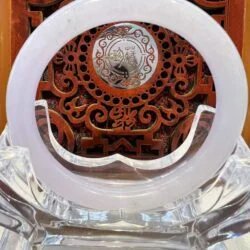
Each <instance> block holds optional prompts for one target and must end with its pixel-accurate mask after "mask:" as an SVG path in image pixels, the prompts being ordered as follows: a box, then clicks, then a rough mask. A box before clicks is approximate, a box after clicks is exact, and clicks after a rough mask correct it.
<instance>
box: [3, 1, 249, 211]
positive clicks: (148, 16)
mask: <svg viewBox="0 0 250 250" xmlns="http://www.w3.org/2000/svg"><path fill="white" fill-rule="evenodd" d="M133 21H140V22H147V23H153V24H156V25H159V26H162V27H164V28H167V29H170V30H172V31H174V32H175V33H177V34H179V35H181V36H182V37H184V38H185V39H186V40H187V41H189V42H190V43H191V44H192V45H193V46H194V47H195V48H196V49H197V50H198V51H199V52H200V53H201V55H202V56H203V58H204V59H205V61H206V63H207V64H208V66H209V68H210V71H211V73H212V75H213V79H214V81H215V87H216V95H217V101H216V102H217V107H216V115H215V119H214V122H213V126H212V128H211V130H210V133H209V135H208V137H207V139H206V141H205V142H204V144H203V145H202V146H201V148H200V149H199V150H198V152H197V153H196V154H195V155H194V156H193V157H191V158H190V159H188V160H186V161H184V162H183V163H182V164H180V165H179V166H178V167H176V168H174V170H173V171H170V173H168V174H167V175H165V176H160V177H157V178H153V179H151V180H150V181H148V182H143V181H142V182H140V181H138V182H135V183H134V184H133V185H129V186H128V185H127V186H123V185H108V184H107V183H98V182H97V181H93V180H91V178H87V177H82V176H79V175H77V174H74V173H73V172H70V171H69V170H67V169H66V168H65V167H63V166H62V165H61V164H60V163H59V162H58V161H57V160H56V159H55V158H54V157H53V156H52V155H51V154H50V152H49V151H48V149H47V147H46V146H45V144H44V142H43V140H42V139H41V137H40V134H39V131H38V127H37V123H36V119H35V108H34V103H35V96H36V91H37V87H38V84H39V81H40V78H41V75H42V73H43V71H44V69H45V68H46V66H47V64H48V63H49V61H50V60H51V58H52V57H53V56H54V55H55V54H56V52H57V51H58V50H59V49H60V48H61V47H62V46H64V45H65V44H66V43H67V42H68V41H70V40H71V39H73V38H74V37H76V36H77V35H79V34H81V33H83V32H85V31H87V30H89V29H91V28H93V27H97V26H100V25H103V24H107V23H115V22H133ZM246 110H247V82H246V76H245V71H244V67H243V64H242V61H241V58H240V56H239V54H238V52H237V50H236V48H235V46H234V44H233V43H232V41H231V40H230V38H229V37H228V35H227V34H226V33H225V31H224V30H223V29H222V28H221V27H220V26H219V25H218V24H217V23H216V22H215V21H214V20H213V19H212V18H211V17H209V16H208V15H207V14H206V13H205V12H203V11H202V10H201V9H199V8H198V7H196V6H194V5H193V4H191V3H189V2H188V1H186V0H157V1H152V0H79V1H75V2H73V3H72V4H69V5H67V6H66V7H64V8H62V9H61V10H59V11H57V12H56V13H55V14H54V15H52V16H51V17H49V18H48V19H47V20H46V21H45V22H43V23H42V24H41V25H40V26H39V27H38V28H37V29H36V30H35V31H34V32H33V33H32V35H31V36H30V37H29V39H28V40H27V42H26V43H25V45H24V46H23V48H22V49H21V51H20V53H19V55H18V57H17V59H16V62H15V64H14V66H13V69H12V73H11V77H10V80H9V84H8V93H7V116H8V126H9V131H10V135H11V139H12V143H13V144H14V145H17V146H22V147H27V148H28V149H29V150H30V154H31V159H32V164H33V166H34V171H35V174H36V176H37V178H38V179H39V180H40V181H41V182H42V183H44V184H45V185H46V186H47V187H49V188H50V189H51V190H52V191H54V192H55V193H57V194H58V195H61V196H63V197H64V198H65V199H68V200H70V201H72V202H75V203H77V204H79V205H82V206H84V207H87V208H93V209H98V210H104V209H111V210H114V209H126V211H129V212H130V211H139V210H146V209H152V208H155V207H160V206H164V205H166V204H167V203H169V202H173V201H175V200H176V199H179V198H181V197H183V196H185V195H188V194H189V193H190V192H192V191H194V190H195V189H197V188H198V187H199V186H200V185H202V184H203V183H204V182H206V181H207V180H208V179H209V178H210V177H211V176H212V175H213V174H215V173H216V171H217V170H218V169H219V168H220V167H221V166H222V164H223V163H224V162H225V161H226V159H227V157H229V155H230V153H231V152H232V150H233V148H234V147H235V145H236V142H237V139H238V138H239V136H240V134H241V131H242V127H243V124H244V120H245V115H246ZM158 164H164V159H163V158H161V159H159V160H158Z"/></svg>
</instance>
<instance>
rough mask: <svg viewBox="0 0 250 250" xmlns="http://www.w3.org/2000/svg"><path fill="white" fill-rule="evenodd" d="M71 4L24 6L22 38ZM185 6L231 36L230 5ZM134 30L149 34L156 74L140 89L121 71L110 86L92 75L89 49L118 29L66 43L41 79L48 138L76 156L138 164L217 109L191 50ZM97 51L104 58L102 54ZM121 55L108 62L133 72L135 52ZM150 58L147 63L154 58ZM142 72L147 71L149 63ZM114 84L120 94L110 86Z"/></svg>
mask: <svg viewBox="0 0 250 250" xmlns="http://www.w3.org/2000/svg"><path fill="white" fill-rule="evenodd" d="M70 2H72V0H64V1H62V0H27V5H26V8H27V10H26V15H27V17H28V26H29V28H28V33H30V32H32V31H33V30H34V29H35V28H36V27H37V26H38V25H39V24H40V23H41V22H42V21H43V20H44V19H45V18H47V17H48V16H49V15H51V14H52V13H53V12H55V11H56V10H57V9H59V8H61V7H63V6H64V5H66V4H68V3H70ZM190 2H192V3H194V4H196V5H197V6H199V7H201V8H202V9H204V10H205V11H206V12H207V13H209V14H210V15H211V16H212V17H213V18H214V19H215V20H216V21H217V22H218V23H220V25H221V26H222V27H223V28H225V29H226V30H230V20H229V10H230V9H229V7H230V1H229V0H210V1H209V0H190ZM133 24H134V25H138V26H139V27H140V29H141V30H142V29H145V30H146V31H147V32H148V34H150V36H151V37H152V38H153V40H154V41H155V43H156V49H157V51H158V55H157V56H158V60H157V61H158V62H157V67H156V68H155V69H154V70H152V68H151V70H152V72H151V73H152V74H151V75H150V77H149V79H146V81H144V82H143V84H141V82H140V81H141V80H139V81H138V79H136V77H134V78H133V79H132V78H131V77H130V78H129V80H124V79H123V80H124V81H123V80H121V79H122V78H125V79H127V78H126V75H127V76H128V75H130V76H131V72H132V71H129V69H128V68H126V67H123V68H122V67H120V68H118V69H116V73H117V72H118V73H117V74H116V75H115V74H114V70H113V71H112V70H111V71H110V72H111V73H110V72H109V74H111V75H109V76H111V78H114V76H116V77H120V80H117V79H113V81H111V83H112V84H110V81H109V80H107V79H106V78H105V77H103V76H102V75H100V72H99V71H98V69H97V68H96V65H95V63H94V60H93V58H94V57H93V54H94V52H95V44H96V42H97V41H98V39H99V38H100V37H103V34H105V32H106V33H107V31H108V30H109V28H110V27H111V26H112V27H114V26H115V25H116V24H107V25H105V26H102V27H96V28H93V29H92V30H90V31H88V32H85V33H84V34H81V35H79V36H78V37H76V38H75V39H73V40H72V41H70V42H69V43H68V44H67V45H65V47H63V48H62V49H61V50H60V51H59V52H58V53H57V54H56V55H55V57H54V58H53V59H52V61H51V62H50V64H49V65H48V68H47V69H46V70H45V72H44V75H43V78H42V80H41V82H40V85H39V89H38V93H37V99H46V100H47V101H48V104H49V110H50V119H51V123H52V128H53V132H54V135H55V137H56V139H57V140H58V141H59V143H60V144H61V145H63V146H64V147H65V148H67V149H68V150H69V151H71V152H73V153H74V154H77V155H82V156H88V157H102V156H107V155H111V154H114V153H117V152H119V153H122V154H123V155H126V156H129V157H132V158H137V159H148V158H150V159H151V158H158V157H161V156H164V155H166V154H169V153H170V152H172V151H174V150H175V149H176V148H177V147H178V146H179V145H180V144H181V143H182V142H183V140H184V139H185V138H186V136H187V134H188V133H189V129H190V126H191V123H192V120H193V117H194V113H195V111H196V109H197V106H198V105H199V104H208V105H211V106H215V90H214V86H213V79H212V76H211V74H210V72H209V69H208V67H207V65H206V63H205V62H204V61H203V59H202V57H201V55H200V54H199V53H198V52H197V51H196V50H195V48H193V47H192V46H191V45H190V44H189V43H188V42H187V41H185V40H184V39H182V38H181V37H180V36H178V35H177V34H174V33H173V32H171V31H169V30H166V29H163V28H162V27H158V26H156V25H152V24H146V23H133ZM125 26H126V25H122V26H121V27H123V28H124V29H125V30H123V31H121V30H120V31H118V32H121V34H120V35H121V36H122V35H123V36H126V27H125ZM122 32H123V34H122ZM145 39H147V38H145ZM144 46H145V44H144ZM101 48H102V49H103V51H102V52H104V50H105V48H103V47H99V49H101ZM125 50H126V49H125ZM127 52H128V53H127V54H128V55H127V57H126V51H124V50H123V51H122V50H121V51H116V55H114V53H113V56H114V57H115V58H116V59H117V60H118V61H119V60H122V58H123V59H124V58H127V59H125V60H126V61H127V62H129V61H130V64H131V65H132V64H133V62H134V63H135V62H136V59H138V57H137V58H136V56H134V57H133V51H132V52H131V51H127ZM148 56H149V59H150V56H151V57H152V58H153V57H154V56H155V51H153V52H152V53H151V55H150V53H149V54H148ZM152 58H151V59H152ZM99 59H102V58H99ZM123 62H124V60H123ZM102 63H104V64H105V60H104V61H102ZM106 66H107V65H106ZM120 66H124V64H121V65H120ZM126 66H128V63H127V64H126ZM147 66H148V67H149V68H150V67H152V65H150V60H149V65H147ZM107 68H108V67H107ZM107 68H104V69H105V70H107ZM103 72H106V71H103ZM121 77H122V78H121ZM145 77H147V76H145ZM117 83H118V85H119V87H116V86H114V85H115V84H117ZM133 84H135V85H133ZM124 86H125V87H124ZM131 86H132V87H131ZM133 86H135V87H133ZM122 88H123V89H122Z"/></svg>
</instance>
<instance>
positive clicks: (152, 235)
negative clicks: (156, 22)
mask: <svg viewBox="0 0 250 250" xmlns="http://www.w3.org/2000/svg"><path fill="white" fill-rule="evenodd" d="M39 105H40V103H39ZM201 108H202V109H203V112H201V113H200V114H198V116H197V117H198V118H199V120H198V122H197V117H196V119H195V120H194V122H193V125H192V128H191V131H192V130H195V133H194V136H193V137H192V138H190V137H189V138H188V140H191V142H192V143H191V144H190V145H189V146H188V150H187V151H186V152H185V150H184V151H183V152H184V153H183V156H182V158H184V159H185V158H186V157H188V155H190V154H193V153H195V150H196V148H197V147H199V146H200V144H201V143H202V142H203V141H204V139H205V138H206V135H207V133H208V132H209V126H208V125H209V124H210V126H211V124H212V121H213V115H214V113H213V110H212V109H211V110H209V109H208V108H207V107H201ZM208 110H209V112H208ZM197 113H198V112H197ZM201 114H202V115H201ZM204 121H206V122H205V124H206V126H204ZM191 134H192V133H191ZM50 139H51V138H50ZM0 145H1V147H0V179H1V211H0V223H1V226H2V228H1V242H0V244H2V245H1V249H13V250H14V249H18V250H19V249H20V250H21V249H22V250H24V249H25V250H26V249H50V247H56V246H57V247H59V249H63V247H65V248H66V249H71V247H72V249H74V247H80V249H110V248H112V249H113V248H119V249H201V250H202V249H206V248H207V247H210V246H213V248H211V249H226V248H225V247H224V246H223V244H220V245H218V244H217V243H219V242H221V241H223V240H226V239H232V238H234V237H238V236H240V235H243V234H244V233H247V232H249V231H250V226H249V221H248V220H249V216H250V214H249V207H250V200H249V191H250V184H249V183H250V181H249V180H250V171H249V166H250V151H249V149H248V146H247V145H246V144H245V142H244V140H243V139H242V138H240V139H239V140H238V143H237V147H236V149H235V151H234V152H233V153H232V155H231V156H230V157H229V158H228V159H227V161H226V163H225V164H224V166H223V167H222V168H221V170H220V171H219V172H218V173H217V174H216V175H215V176H213V177H212V178H210V179H209V180H208V181H207V183H206V184H204V185H203V186H202V187H200V188H199V189H198V190H196V191H195V192H193V193H191V194H190V195H189V196H187V197H183V198H181V199H179V200H177V201H175V202H174V203H170V204H166V205H165V206H164V207H157V205H156V208H155V209H153V210H149V211H138V212H133V213H126V211H124V210H114V211H108V210H107V211H98V210H93V209H88V208H84V207H81V206H79V205H77V204H74V203H72V202H70V201H68V200H65V199H64V198H63V197H60V196H58V195H56V194H55V193H53V192H52V191H51V190H49V189H48V188H47V187H46V186H45V185H44V184H43V183H40V182H39V181H38V180H37V178H36V175H35V173H34V170H33V166H32V162H31V160H30V157H29V151H28V149H25V148H20V147H15V146H14V145H11V144H10V142H9V139H8V129H7V128H6V130H5V131H4V133H3V134H2V136H1V144H0ZM186 145H187V144H186ZM55 152H56V154H59V153H60V151H55ZM55 152H54V153H55ZM216 244H217V245H216ZM51 249H52V248H51Z"/></svg>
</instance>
